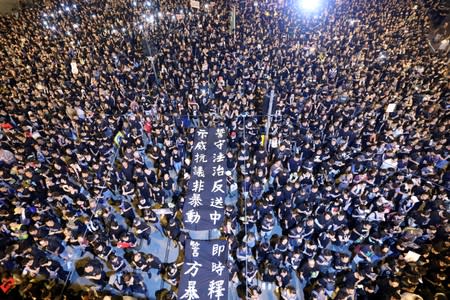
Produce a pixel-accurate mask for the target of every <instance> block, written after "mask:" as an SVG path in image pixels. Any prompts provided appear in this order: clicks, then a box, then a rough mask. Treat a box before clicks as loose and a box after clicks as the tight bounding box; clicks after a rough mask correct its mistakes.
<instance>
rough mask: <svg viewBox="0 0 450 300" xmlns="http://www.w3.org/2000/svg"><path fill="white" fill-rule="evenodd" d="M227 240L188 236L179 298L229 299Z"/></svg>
mask: <svg viewBox="0 0 450 300" xmlns="http://www.w3.org/2000/svg"><path fill="white" fill-rule="evenodd" d="M227 247H228V245H227V242H226V240H215V241H193V240H187V241H186V247H185V260H184V265H183V268H182V271H181V281H180V285H179V288H178V295H179V299H186V300H195V299H205V300H206V299H211V300H221V299H228V278H229V274H228V269H227V263H226V261H227V257H228V249H227Z"/></svg>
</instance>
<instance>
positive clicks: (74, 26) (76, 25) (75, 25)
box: [72, 24, 80, 29]
mask: <svg viewBox="0 0 450 300" xmlns="http://www.w3.org/2000/svg"><path fill="white" fill-rule="evenodd" d="M72 26H73V28H75V29H77V28H78V27H80V25H78V24H73V25H72Z"/></svg>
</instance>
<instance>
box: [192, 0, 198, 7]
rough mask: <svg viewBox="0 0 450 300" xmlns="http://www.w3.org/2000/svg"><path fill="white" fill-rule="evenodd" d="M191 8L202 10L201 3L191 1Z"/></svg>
mask: <svg viewBox="0 0 450 300" xmlns="http://www.w3.org/2000/svg"><path fill="white" fill-rule="evenodd" d="M191 7H192V8H196V9H199V8H200V1H195V0H191Z"/></svg>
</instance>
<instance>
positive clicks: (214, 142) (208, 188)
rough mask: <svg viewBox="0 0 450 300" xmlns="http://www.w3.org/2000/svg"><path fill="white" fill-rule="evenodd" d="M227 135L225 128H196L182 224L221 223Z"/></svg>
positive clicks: (196, 227)
mask: <svg viewBox="0 0 450 300" xmlns="http://www.w3.org/2000/svg"><path fill="white" fill-rule="evenodd" d="M226 149H227V135H226V130H225V129H224V128H208V129H198V130H197V131H196V135H195V140H194V149H193V151H192V173H191V179H190V180H189V184H188V194H187V196H186V199H185V202H184V207H183V221H184V227H185V228H186V229H188V230H211V229H217V228H219V227H220V226H221V225H222V223H223V217H224V206H223V202H224V199H225V196H226V189H227V182H226V175H225V167H226V159H225V151H226Z"/></svg>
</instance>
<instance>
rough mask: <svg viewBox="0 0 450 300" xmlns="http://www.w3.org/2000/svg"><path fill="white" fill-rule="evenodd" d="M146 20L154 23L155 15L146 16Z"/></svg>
mask: <svg viewBox="0 0 450 300" xmlns="http://www.w3.org/2000/svg"><path fill="white" fill-rule="evenodd" d="M145 21H147V22H150V23H153V22H155V17H154V16H153V15H150V16H146V17H145Z"/></svg>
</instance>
